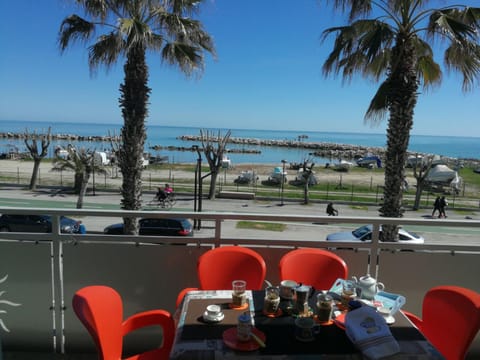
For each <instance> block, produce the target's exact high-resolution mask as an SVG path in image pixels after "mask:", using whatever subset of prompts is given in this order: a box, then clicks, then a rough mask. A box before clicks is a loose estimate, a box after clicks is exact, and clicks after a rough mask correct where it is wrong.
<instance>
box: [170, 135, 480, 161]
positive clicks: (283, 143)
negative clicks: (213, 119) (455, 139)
mask: <svg viewBox="0 0 480 360" xmlns="http://www.w3.org/2000/svg"><path fill="white" fill-rule="evenodd" d="M306 138H307V137H300V138H299V139H298V140H287V139H285V140H278V139H258V138H240V137H230V139H229V140H228V142H229V143H232V144H238V145H243V146H277V147H284V148H290V149H295V148H297V149H306V150H309V151H310V154H311V155H312V156H316V157H321V158H326V159H330V160H331V161H333V160H340V159H343V160H349V161H351V160H356V159H359V158H362V157H366V156H370V155H376V156H378V157H379V158H380V159H381V160H382V162H384V161H385V153H386V147H378V146H361V145H352V144H338V143H330V142H308V141H304V139H306ZM177 139H179V140H183V141H201V140H202V138H201V136H199V135H182V136H179V137H178V138H177ZM209 140H210V141H211V142H216V141H217V138H216V137H212V138H210V139H209ZM434 155H435V154H428V153H420V152H413V151H408V152H407V156H409V157H410V156H434ZM441 159H442V161H443V162H444V163H445V164H447V165H449V166H458V162H459V159H458V158H452V157H446V156H442V157H441ZM461 160H462V161H461V163H462V164H463V165H464V166H470V167H475V166H480V162H479V160H478V159H461Z"/></svg>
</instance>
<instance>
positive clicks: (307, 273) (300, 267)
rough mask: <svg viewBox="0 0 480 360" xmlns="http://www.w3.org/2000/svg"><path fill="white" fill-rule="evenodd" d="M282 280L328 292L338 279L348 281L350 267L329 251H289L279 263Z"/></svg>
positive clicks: (305, 249)
mask: <svg viewBox="0 0 480 360" xmlns="http://www.w3.org/2000/svg"><path fill="white" fill-rule="evenodd" d="M278 267H279V270H280V280H295V281H296V282H298V283H302V284H305V285H310V286H313V287H314V288H315V289H317V290H328V289H330V288H331V287H332V285H333V283H334V282H335V280H337V279H338V278H341V279H346V278H347V276H348V267H347V264H346V263H345V261H344V260H343V259H342V258H341V257H340V256H338V255H336V254H334V253H332V252H331V251H328V250H323V249H315V248H302V249H296V250H292V251H289V252H288V253H286V254H285V255H283V257H282V258H281V259H280V262H279V265H278Z"/></svg>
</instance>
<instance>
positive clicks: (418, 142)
mask: <svg viewBox="0 0 480 360" xmlns="http://www.w3.org/2000/svg"><path fill="white" fill-rule="evenodd" d="M48 127H51V129H52V134H75V135H83V136H86V135H100V136H106V135H108V134H114V133H116V134H119V133H120V128H121V125H113V124H89V123H49V122H34V121H16V122H13V121H12V122H9V121H0V131H1V132H13V133H22V132H24V131H25V129H28V131H29V132H33V131H36V132H37V133H42V132H46V131H47V130H48ZM218 130H220V131H221V132H222V134H225V132H226V129H212V131H213V133H214V134H217V132H218ZM231 130H232V135H231V136H232V137H240V138H258V139H280V140H285V139H286V140H296V139H297V138H298V136H299V135H304V134H305V135H308V139H306V141H308V142H332V143H339V144H351V145H362V146H374V147H385V145H386V136H385V134H372V133H342V132H316V131H308V132H305V131H298V132H294V131H274V130H245V129H231ZM199 134H200V128H194V127H170V126H158V125H151V126H147V141H146V144H145V147H146V151H149V152H150V153H152V155H162V156H164V155H166V156H168V157H169V161H170V162H195V161H196V159H197V155H196V154H194V153H192V152H187V151H185V152H183V151H167V150H161V151H154V150H150V149H149V148H150V147H151V146H154V145H161V146H176V147H178V146H183V147H190V146H192V145H194V144H197V143H195V142H191V141H181V140H177V137H179V136H181V135H199ZM67 144H68V141H58V142H52V144H51V146H50V152H51V154H49V155H50V156H52V153H53V149H54V148H55V146H56V145H60V146H66V145H67ZM12 146H14V147H16V148H18V150H19V151H26V147H25V144H24V143H23V141H21V140H20V141H19V140H16V141H15V140H6V139H0V152H7V151H8V150H9V148H10V147H12ZM78 146H84V147H86V148H90V149H96V150H103V149H109V148H110V144H109V143H99V142H87V143H82V144H80V145H78ZM242 147H243V148H246V149H258V150H260V151H261V154H260V155H258V154H229V157H230V159H231V160H232V163H233V164H235V163H272V164H275V163H280V161H281V160H282V159H285V160H287V161H289V162H295V161H296V162H299V161H303V160H304V159H306V158H308V153H309V150H302V149H285V148H276V147H255V146H247V145H245V146H243V145H234V144H231V145H230V146H229V148H231V149H232V148H237V149H238V148H242ZM409 150H411V151H418V152H421V153H430V154H438V155H443V156H449V157H457V158H464V159H469V158H471V159H480V138H473V137H450V136H425V135H412V136H411V138H410V147H409ZM327 161H331V160H330V159H318V158H317V159H315V162H317V163H322V162H327Z"/></svg>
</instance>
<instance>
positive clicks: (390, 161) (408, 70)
mask: <svg viewBox="0 0 480 360" xmlns="http://www.w3.org/2000/svg"><path fill="white" fill-rule="evenodd" d="M392 58H393V59H398V60H397V63H395V64H394V65H392V67H393V70H392V72H391V73H390V75H389V79H388V81H389V83H390V86H389V88H390V89H394V90H393V91H391V92H390V94H388V99H389V111H390V118H389V121H388V128H387V151H386V157H385V158H386V163H385V188H384V196H383V199H384V200H383V205H382V206H381V208H380V214H381V216H384V217H393V218H398V217H402V216H403V212H404V209H403V206H402V205H403V204H402V203H403V191H402V183H403V179H404V178H405V162H406V160H407V150H408V142H409V140H410V130H411V128H412V125H413V114H414V108H415V105H416V103H417V90H418V81H417V74H416V71H415V69H416V56H415V49H414V46H413V44H412V43H411V41H409V39H408V38H404V37H402V35H401V34H400V35H399V37H398V38H397V45H396V46H395V47H394V49H393V53H392ZM383 235H384V240H385V241H396V240H397V237H398V227H397V226H384V228H383Z"/></svg>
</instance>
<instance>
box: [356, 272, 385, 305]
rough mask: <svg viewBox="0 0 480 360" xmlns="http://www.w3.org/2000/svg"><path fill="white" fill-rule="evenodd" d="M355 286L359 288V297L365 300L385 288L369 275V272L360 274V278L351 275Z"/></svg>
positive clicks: (370, 298)
mask: <svg viewBox="0 0 480 360" xmlns="http://www.w3.org/2000/svg"><path fill="white" fill-rule="evenodd" d="M352 279H353V281H354V282H355V286H356V287H357V288H358V289H359V290H360V297H361V298H362V299H366V300H373V299H374V298H375V295H376V294H377V292H379V291H382V290H383V289H385V286H384V285H383V283H381V282H377V280H376V279H375V278H373V277H371V276H370V274H367V275H364V276H361V277H360V279H357V278H356V277H355V276H352Z"/></svg>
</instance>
